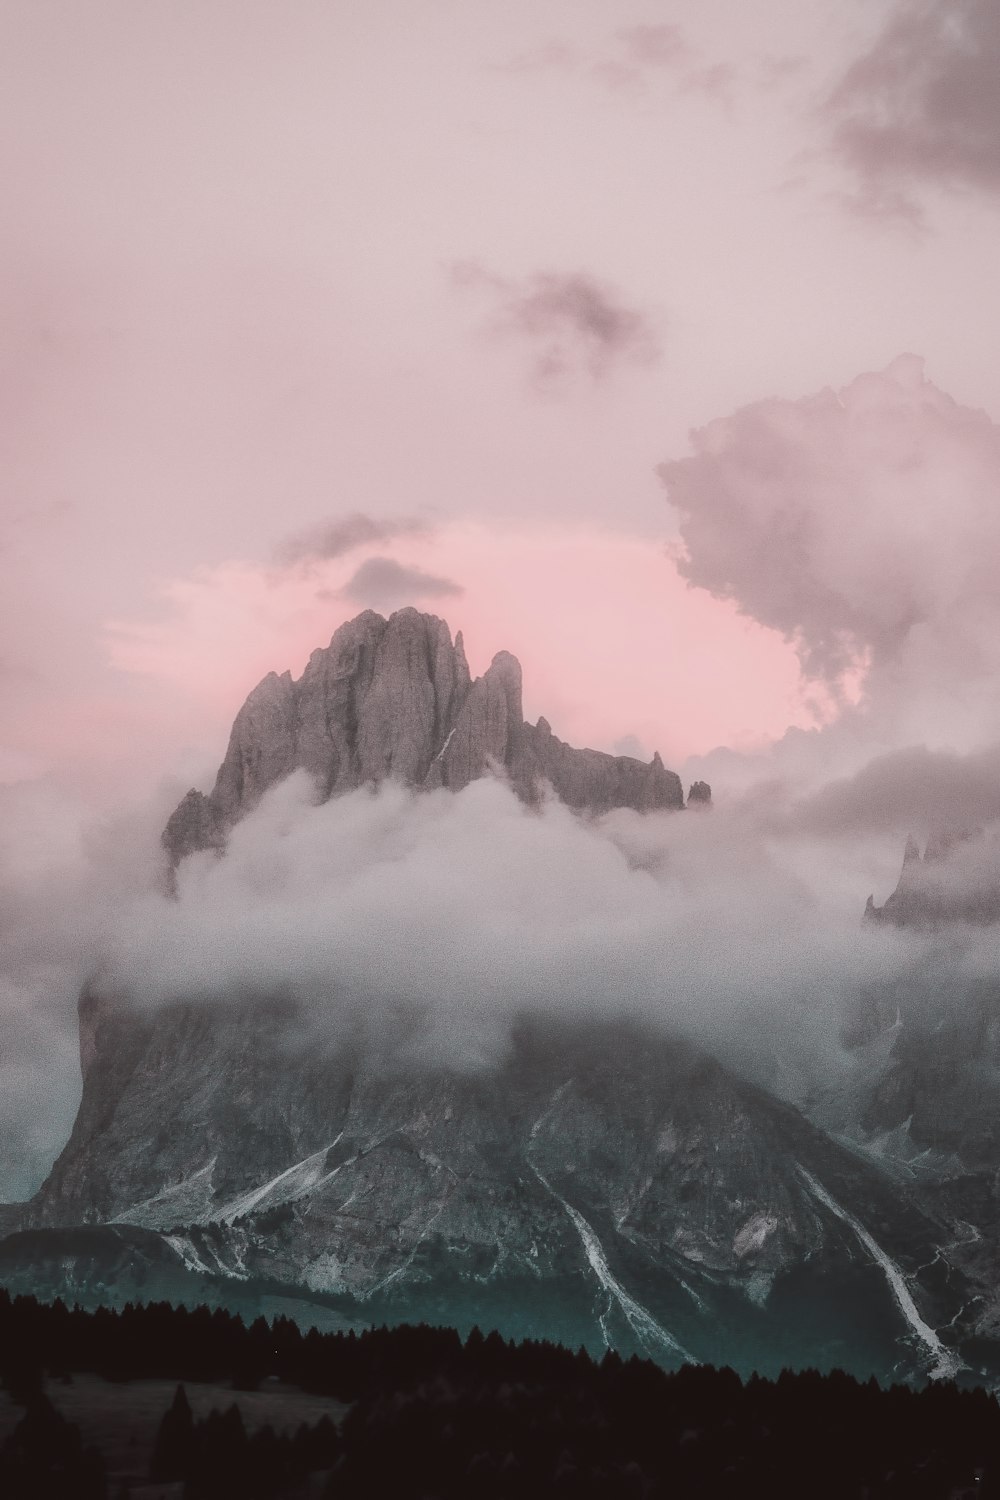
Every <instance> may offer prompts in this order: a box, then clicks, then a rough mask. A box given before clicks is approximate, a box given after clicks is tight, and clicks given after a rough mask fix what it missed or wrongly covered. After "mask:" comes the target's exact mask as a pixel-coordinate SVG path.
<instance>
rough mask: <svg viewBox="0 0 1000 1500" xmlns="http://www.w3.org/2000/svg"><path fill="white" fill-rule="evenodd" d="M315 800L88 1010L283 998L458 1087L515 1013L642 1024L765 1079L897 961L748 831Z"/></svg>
mask: <svg viewBox="0 0 1000 1500" xmlns="http://www.w3.org/2000/svg"><path fill="white" fill-rule="evenodd" d="M315 800H316V793H315V789H314V787H313V785H312V783H311V782H310V780H309V778H308V777H306V776H305V774H304V773H301V772H297V773H295V774H294V775H293V776H291V777H290V778H289V779H288V780H287V781H285V782H284V783H283V784H281V785H280V786H278V787H276V788H274V789H273V790H272V791H271V792H270V793H268V795H267V796H266V797H265V798H264V800H263V801H262V803H261V804H260V806H259V807H258V808H257V809H256V810H255V811H254V812H253V813H252V814H251V815H250V816H249V817H248V818H246V819H245V820H244V821H243V822H242V823H240V824H239V825H238V826H237V827H236V829H235V830H234V831H233V834H232V836H231V839H230V844H229V848H228V852H227V853H226V855H225V857H224V858H222V859H221V860H220V859H217V858H215V857H214V856H212V855H208V854H206V855H201V854H199V855H194V856H191V857H189V858H188V859H187V860H186V861H184V862H183V863H182V865H181V867H180V870H179V879H178V898H177V900H176V901H173V902H172V901H169V900H167V899H165V898H164V897H162V896H159V895H147V896H146V897H144V898H143V899H141V900H137V901H135V902H133V903H132V904H131V907H130V909H129V910H128V911H127V913H123V914H122V917H121V919H120V920H119V921H118V922H117V924H116V926H115V929H114V932H113V934H112V937H111V940H110V941H109V943H108V944H107V946H106V949H105V955H104V958H103V961H102V964H101V967H100V977H99V983H100V985H101V988H102V989H103V990H104V991H106V992H108V993H110V994H119V995H121V996H123V997H126V998H127V999H128V1000H129V1001H131V1002H133V1003H138V1004H146V1005H159V1004H163V1003H167V1002H169V1001H171V1000H173V999H175V998H176V997H178V996H180V995H183V996H184V997H185V998H186V999H189V1000H193V1001H195V1002H197V1001H203V1002H205V1003H211V1002H212V1001H214V1000H218V999H224V998H230V997H232V996H235V995H242V996H260V997H265V996H271V995H275V994H281V995H284V996H288V997H290V998H292V999H294V1000H296V1001H298V1002H299V1004H300V1005H301V1006H302V1008H303V1010H304V1012H305V1014H306V1016H307V1018H308V1019H309V1021H310V1024H312V1025H313V1026H314V1027H315V1028H316V1031H317V1035H322V1034H324V1033H325V1034H326V1035H330V1036H333V1037H335V1038H336V1037H339V1036H342V1035H343V1033H344V1030H345V1028H352V1029H353V1028H355V1027H357V1026H358V1025H364V1026H367V1027H368V1028H369V1030H370V1031H371V1032H372V1033H373V1035H374V1036H375V1037H376V1038H377V1039H379V1041H380V1043H381V1044H383V1045H386V1046H387V1047H388V1048H389V1049H390V1050H392V1049H395V1050H396V1051H397V1052H402V1053H404V1054H405V1055H406V1056H407V1057H409V1058H410V1060H413V1058H418V1059H419V1058H424V1057H426V1058H431V1059H433V1060H434V1061H435V1063H440V1062H442V1061H444V1062H446V1063H450V1064H452V1065H454V1066H459V1067H483V1066H489V1065H491V1064H492V1063H493V1062H495V1061H497V1060H498V1059H499V1058H500V1057H502V1055H503V1054H504V1051H505V1049H506V1048H507V1046H508V1044H509V1041H510V1035H511V1028H512V1026H513V1024H514V1022H515V1021H516V1019H517V1018H518V1017H519V1016H520V1015H523V1014H526V1013H527V1014H536V1015H537V1014H541V1015H546V1016H555V1017H559V1018H562V1019H564V1020H566V1021H568V1022H573V1021H575V1020H578V1019H582V1018H586V1017H588V1016H600V1017H604V1018H616V1019H619V1020H622V1021H626V1020H629V1019H634V1020H638V1021H640V1022H644V1023H646V1024H649V1025H652V1026H654V1027H658V1028H662V1029H665V1030H666V1031H668V1032H671V1031H674V1032H676V1031H680V1032H683V1033H685V1034H687V1035H690V1036H692V1037H694V1038H695V1039H697V1040H699V1041H701V1042H703V1043H704V1044H706V1045H708V1046H710V1047H712V1048H713V1050H715V1051H717V1052H719V1053H722V1054H723V1055H724V1057H725V1058H726V1059H727V1060H728V1061H729V1062H730V1063H731V1064H733V1065H735V1066H738V1067H740V1068H741V1069H742V1070H743V1071H744V1072H746V1073H748V1074H750V1075H751V1076H758V1077H759V1076H762V1075H767V1074H768V1072H769V1070H771V1069H772V1067H773V1062H774V1056H775V1047H774V1043H775V1038H776V1036H777V1035H778V1034H785V1033H788V1028H789V1022H790V1021H794V1023H795V1024H794V1026H793V1027H792V1028H791V1033H790V1034H792V1035H794V1042H795V1047H796V1048H799V1046H800V1044H801V1050H800V1051H798V1052H797V1053H796V1057H795V1062H796V1066H797V1067H798V1068H800V1069H805V1070H808V1068H809V1067H810V1066H813V1065H815V1064H816V1062H817V1058H819V1057H822V1058H825V1059H826V1060H827V1063H829V1054H830V1053H831V1052H832V1054H833V1055H834V1056H839V1047H838V1044H837V1043H836V1040H835V1036H836V1030H837V1026H838V1024H839V1014H840V1005H841V1004H842V1003H843V1002H844V1001H845V999H846V998H847V997H848V996H850V995H851V994H853V991H854V987H855V986H856V985H857V984H858V983H860V982H861V981H862V980H867V979H871V978H872V977H873V976H876V975H878V974H880V973H881V972H882V971H883V969H884V967H885V965H886V964H889V965H890V966H891V965H892V964H893V963H895V962H896V955H898V954H899V953H901V952H905V953H907V954H908V953H909V952H910V947H909V946H908V943H907V939H906V938H905V936H901V935H899V934H895V933H892V932H885V933H882V932H876V933H872V934H870V935H869V939H868V940H866V939H864V938H859V934H858V924H859V917H860V911H861V907H862V905H863V900H864V895H865V894H866V892H865V891H861V892H857V893H856V892H854V891H853V890H850V891H848V895H847V899H846V901H844V902H838V899H837V898H836V896H835V897H834V899H830V895H829V892H828V891H827V892H825V893H823V894H822V895H821V894H820V892H821V888H822V880H823V878H824V877H825V869H824V867H823V865H822V862H821V861H818V860H816V859H815V857H813V856H812V855H810V852H809V849H808V846H806V845H799V846H798V848H797V858H796V859H795V860H793V859H792V858H790V857H788V849H787V848H782V847H781V846H780V845H779V846H777V847H776V846H775V844H774V840H773V839H770V840H769V841H768V840H765V839H764V838H763V837H761V835H760V833H759V831H758V830H757V829H756V828H755V826H754V824H753V822H752V820H750V819H748V818H747V816H746V815H745V813H743V812H740V813H736V814H727V813H726V811H725V809H721V810H719V811H718V816H717V817H716V816H713V818H712V819H711V820H708V821H709V822H710V824H711V826H704V825H705V823H706V820H704V819H700V818H694V817H687V816H686V815H684V814H659V815H658V814H650V815H646V816H640V815H638V814H634V813H628V812H621V813H615V814H611V815H609V816H608V817H605V818H603V819H600V820H598V821H597V822H590V821H586V820H583V819H580V818H578V817H576V816H575V815H573V814H572V813H571V812H569V811H568V810H567V809H566V808H565V807H563V806H562V805H561V804H559V803H555V802H549V803H546V804H543V806H542V807H541V808H540V809H538V810H529V809H527V808H525V807H524V806H523V805H522V804H521V803H520V802H519V801H518V800H517V799H516V798H515V797H514V795H513V794H512V793H511V792H510V791H509V790H508V789H507V788H506V787H505V786H504V785H503V784H501V783H500V782H498V781H496V780H493V779H492V778H487V779H486V780H483V781H479V782H474V783H472V784H471V785H470V786H469V787H467V788H466V789H465V790H464V791H462V792H460V793H458V794H453V793H450V792H448V791H442V792H435V793H416V794H414V793H410V792H408V791H406V790H405V789H403V788H402V787H400V786H398V785H394V784H386V785H385V786H383V787H382V788H381V789H380V790H379V791H378V792H371V791H369V790H362V791H358V792H354V793H350V794H348V795H347V796H344V797H341V798H337V799H334V800H332V801H329V802H326V803H324V804H322V805H320V806H316V805H315ZM401 1017H405V1018H406V1024H405V1026H404V1025H401V1024H400V1018H401ZM782 1052H783V1062H785V1063H789V1062H790V1061H792V1059H791V1057H790V1054H789V1049H788V1047H785V1048H783V1049H782ZM824 1066H826V1063H824Z"/></svg>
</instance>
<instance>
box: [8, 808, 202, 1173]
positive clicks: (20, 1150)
mask: <svg viewBox="0 0 1000 1500" xmlns="http://www.w3.org/2000/svg"><path fill="white" fill-rule="evenodd" d="M179 790H180V788H178V787H177V786H176V785H164V786H161V787H160V788H158V790H157V792H156V794H155V795H154V796H152V797H149V798H147V800H146V802H145V803H144V804H141V805H135V806H128V805H121V806H120V807H119V809H118V811H117V812H116V814H115V815H114V817H111V818H107V819H104V820H100V819H95V818H94V817H93V815H92V814H88V812H87V811H86V810H85V807H84V804H82V803H81V802H79V801H78V800H76V799H74V798H72V797H69V796H67V794H66V793H65V792H62V791H60V790H59V789H58V788H57V787H56V786H55V785H54V784H53V783H52V782H47V781H44V780H37V781H34V782H32V783H31V784H30V785H22V786H19V787H3V786H0V1201H5V1200H13V1201H16V1200H18V1199H20V1198H23V1197H26V1196H28V1195H29V1194H30V1193H31V1192H33V1191H34V1189H35V1188H36V1187H38V1185H39V1183H40V1182H41V1180H42V1177H43V1176H44V1175H45V1173H46V1172H47V1171H48V1169H49V1167H50V1166H51V1164H52V1160H53V1158H54V1157H55V1155H56V1154H57V1152H58V1151H60V1150H61V1149H62V1147H63V1145H64V1144H65V1142H66V1139H67V1137H68V1135H69V1131H70V1128H71V1126H72V1123H73V1115H74V1112H75V1110H76V1106H77V1102H78V1100H79V1096H80V1065H79V1041H78V1036H77V1026H76V1001H77V996H78V995H79V993H80V989H81V986H82V985H83V983H84V982H85V980H86V979H87V978H88V976H89V975H90V974H91V973H92V972H93V970H94V968H95V966H96V965H97V963H98V961H99V956H100V953H101V951H102V949H103V947H104V945H105V944H106V942H107V941H108V939H109V936H110V935H111V934H113V933H114V932H115V931H116V922H117V920H118V918H117V916H116V913H119V912H125V911H127V910H128V909H129V907H130V905H131V904H132V903H133V902H134V901H136V900H137V899H142V897H141V895H140V893H144V894H145V895H148V896H150V897H151V896H152V893H153V891H154V890H155V889H156V887H157V883H158V880H159V876H158V868H159V861H160V850H159V834H160V830H161V829H162V827H163V824H164V821H165V819H166V817H167V815H168V813H169V811H170V808H171V806H172V805H175V804H176V801H177V797H178V794H179Z"/></svg>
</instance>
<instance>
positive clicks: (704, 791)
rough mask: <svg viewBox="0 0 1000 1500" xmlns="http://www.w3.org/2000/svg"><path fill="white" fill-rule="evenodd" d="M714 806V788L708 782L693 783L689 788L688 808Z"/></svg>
mask: <svg viewBox="0 0 1000 1500" xmlns="http://www.w3.org/2000/svg"><path fill="white" fill-rule="evenodd" d="M711 805H712V788H711V787H710V786H709V784H708V782H707V781H692V783H691V785H690V787H689V788H688V807H691V808H705V807H711Z"/></svg>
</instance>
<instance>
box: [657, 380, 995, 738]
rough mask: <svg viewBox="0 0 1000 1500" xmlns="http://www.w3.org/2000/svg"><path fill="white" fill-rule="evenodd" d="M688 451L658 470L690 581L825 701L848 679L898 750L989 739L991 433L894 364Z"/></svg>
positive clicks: (714, 431)
mask: <svg viewBox="0 0 1000 1500" xmlns="http://www.w3.org/2000/svg"><path fill="white" fill-rule="evenodd" d="M693 446H694V452H693V455H692V456H691V457H688V458H683V459H680V460H677V461H674V462H670V463H667V464H664V465H662V466H661V468H660V470H659V472H660V474H661V477H662V478H663V480H664V482H665V484H666V487H667V491H668V496H669V499H670V501H671V503H672V505H673V506H674V507H675V509H676V511H677V513H678V516H679V520H680V533H681V538H682V547H681V549H680V552H679V557H678V561H679V567H680V570H681V572H682V574H683V575H684V576H685V577H686V578H688V579H689V580H690V582H691V583H692V584H694V585H696V586H697V587H700V588H705V589H708V590H709V591H710V592H711V593H713V594H715V595H716V596H717V597H719V598H724V599H730V600H733V601H734V602H735V603H736V604H737V605H738V606H739V608H740V609H741V610H743V611H744V612H745V613H746V614H748V615H750V616H752V617H753V618H754V619H756V620H759V621H760V622H762V623H763V624H766V625H770V626H771V627H772V628H774V629H777V630H780V631H781V632H782V633H783V634H784V635H785V637H786V639H788V640H789V641H790V642H793V643H794V645H795V647H796V649H797V651H798V654H799V657H800V660H801V662H802V665H803V669H804V670H805V672H806V673H808V674H809V675H810V676H811V677H812V678H813V679H814V680H816V681H817V682H819V683H821V684H823V686H824V688H825V689H826V690H827V691H829V692H832V693H833V694H834V695H835V696H838V697H839V699H840V701H841V703H845V702H847V701H848V700H849V698H850V697H851V693H850V692H849V691H848V689H849V687H850V686H851V684H852V683H853V685H854V688H855V690H856V689H857V688H858V686H859V684H860V683H861V682H862V681H863V687H864V697H863V707H864V708H865V710H866V712H868V713H869V714H877V713H879V712H881V713H882V714H883V715H884V716H886V717H887V718H888V717H893V716H895V734H896V740H895V743H896V744H897V745H898V744H899V743H900V737H901V736H902V735H907V734H908V735H909V736H910V738H912V739H913V740H917V739H924V738H925V736H927V735H930V736H931V737H932V738H933V737H938V743H939V744H940V743H941V739H940V737H941V736H946V737H947V738H945V739H944V743H945V744H948V743H950V744H953V745H956V746H959V747H961V746H963V745H964V746H965V748H971V747H972V744H973V743H979V744H982V743H985V742H986V741H987V740H989V739H990V738H996V737H998V736H1000V709H994V708H993V707H992V704H993V701H994V699H995V698H996V694H995V682H996V680H997V677H998V676H1000V574H998V573H997V570H996V568H995V566H994V559H995V558H996V556H997V555H998V552H1000V429H998V428H997V426H996V425H995V424H994V423H993V422H992V421H991V420H990V419H989V418H988V417H987V416H986V415H985V414H984V413H983V412H978V411H974V410H971V409H969V408H967V407H963V406H960V405H959V404H958V403H957V402H955V401H953V400H952V399H951V398H950V397H949V396H947V395H945V394H944V393H943V392H942V391H940V390H939V389H938V388H937V387H936V386H934V385H933V384H931V382H930V381H928V380H926V379H925V378H924V375H923V368H922V362H921V361H920V360H918V359H917V358H916V357H914V356H904V357H901V358H900V359H898V360H896V361H895V362H894V363H893V364H892V365H890V366H889V367H888V368H887V369H886V370H884V371H882V372H881V373H878V374H867V375H862V376H859V377H858V378H857V379H856V380H854V381H852V383H851V384H850V385H849V386H847V387H846V388H845V389H844V390H842V391H840V392H839V393H838V392H835V391H833V390H825V391H822V392H820V393H819V394H818V395H816V396H811V397H807V398H803V399H802V400H798V401H791V400H780V399H777V398H775V399H771V400H767V401H761V402H757V403H755V404H754V405H752V406H748V407H744V408H743V409H742V410H740V411H737V412H736V413H734V414H733V415H732V416H731V417H726V418H722V419H720V420H717V421H714V422H712V423H710V424H709V425H708V426H707V427H705V428H703V429H701V430H699V431H697V432H696V433H694V434H693ZM855 696H856V692H855ZM903 742H904V743H905V740H904V741H903Z"/></svg>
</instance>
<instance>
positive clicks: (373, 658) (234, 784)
mask: <svg viewBox="0 0 1000 1500" xmlns="http://www.w3.org/2000/svg"><path fill="white" fill-rule="evenodd" d="M299 769H302V770H305V771H308V772H309V773H310V775H312V776H313V777H314V778H315V779H316V782H317V784H318V786H319V788H320V792H321V795H322V796H323V797H324V798H325V797H334V796H337V795H338V794H340V793H342V792H346V791H350V790H352V789H353V788H355V787H359V786H365V785H377V784H378V783H379V782H381V781H384V780H386V779H387V778H389V777H393V778H395V779H397V780H399V781H402V782H403V783H405V785H407V786H411V787H418V788H426V789H432V788H435V787H448V788H450V789H451V790H452V791H459V790H461V788H462V787H464V786H467V785H468V783H469V782H470V781H474V780H476V779H477V778H478V777H481V776H487V775H490V774H493V773H499V774H502V775H504V776H506V777H507V778H508V779H509V781H510V783H511V785H512V786H513V787H514V789H515V791H516V792H517V794H518V795H519V796H520V797H523V798H524V799H525V800H526V801H531V800H534V799H536V798H537V797H538V796H539V795H540V792H541V790H542V788H543V787H544V786H545V785H548V786H551V788H552V789H553V791H554V792H555V793H556V795H557V796H558V797H559V798H560V799H561V800H562V801H563V802H565V803H567V804H568V805H569V806H570V807H573V808H577V809H579V810H581V811H589V812H595V813H600V812H607V811H609V810H610V809H611V808H615V807H631V808H634V809H636V810H637V811H639V812H647V811H652V810H654V809H664V808H681V807H683V806H684V797H683V792H682V789H681V783H680V780H679V778H678V777H677V776H676V775H675V774H674V772H673V771H668V770H667V769H666V768H665V767H664V765H663V762H662V760H661V759H660V756H659V755H658V754H657V755H654V756H653V759H652V761H651V762H650V763H649V764H648V765H647V764H645V763H644V762H642V761H640V760H636V759H634V758H633V757H631V756H627V755H607V754H605V753H604V752H602V751H599V750H578V749H574V748H573V747H572V746H570V745H567V744H564V742H563V741H562V740H560V739H558V738H557V737H556V736H555V735H554V734H553V733H552V730H551V728H550V727H549V725H548V723H547V722H546V720H545V719H539V721H538V723H537V724H528V723H526V722H525V720H524V714H523V712H522V707H521V668H520V665H519V663H518V662H517V660H516V659H515V658H514V657H513V656H511V655H510V654H509V653H508V652H506V651H501V652H499V653H498V654H497V655H496V656H495V657H494V658H493V661H492V664H491V665H490V667H489V668H488V670H487V671H486V672H484V673H483V675H482V677H477V678H476V679H475V681H473V680H472V677H471V675H470V673H469V667H468V663H467V662H466V659H465V650H464V647H463V643H462V635H461V632H459V634H458V635H457V636H456V638H455V640H454V642H452V639H451V633H450V631H449V629H448V627H447V625H446V624H445V623H444V621H443V620H439V619H437V618H435V616H433V615H425V614H420V613H419V612H418V611H417V610H415V609H402V610H399V611H398V612H397V613H396V614H394V615H392V616H390V618H389V619H388V620H386V619H383V617H382V616H381V615H378V614H375V613H374V612H373V611H372V610H366V611H365V612H364V614H361V615H358V616H357V618H356V619H354V620H350V621H348V623H347V624H345V625H342V626H341V627H340V629H339V630H338V631H337V632H336V633H335V635H334V636H333V639H332V640H331V642H330V644H329V646H327V647H326V648H325V649H321V650H317V651H314V652H313V654H312V656H311V657H310V658H309V663H308V665H307V667H306V669H305V671H304V672H303V674H302V676H301V677H300V678H299V679H298V680H293V678H292V676H291V674H290V673H288V672H285V673H283V674H282V675H281V676H278V675H277V674H276V673H274V672H272V673H269V675H268V676H267V677H265V678H264V680H263V682H261V683H260V684H259V685H258V686H257V687H256V688H254V690H253V692H252V693H251V694H250V696H249V697H248V698H247V700H246V702H245V703H244V705H243V707H242V708H241V709H240V711H239V713H238V714H237V716H236V720H235V723H234V724H233V729H232V734H231V735H230V739H229V747H228V749H227V751H226V755H225V759H224V760H223V762H222V765H221V766H220V768H219V773H218V776H217V777H216V782H215V786H214V787H213V789H212V791H211V792H209V793H208V794H207V795H205V794H203V793H202V792H199V791H194V790H193V791H190V792H188V794H187V796H186V797H185V798H184V799H183V801H182V802H181V803H180V805H179V807H178V808H177V809H176V811H175V812H174V813H173V814H172V815H171V817H170V820H169V821H168V823H167V827H166V829H165V831H164V835H163V842H164V845H165V847H166V849H167V851H168V853H169V855H170V859H171V863H172V864H174V865H176V864H177V863H178V862H179V861H180V860H181V859H183V858H184V856H185V855H186V854H190V853H192V852H194V851H195V850H198V849H221V848H222V847H223V845H224V843H225V838H226V834H227V832H228V830H229V829H230V828H232V826H233V825H234V824H235V823H236V822H238V821H239V819H240V818H242V817H244V816H245V815H246V814H247V813H248V812H250V811H251V810H252V808H253V807H254V806H256V804H257V802H259V800H260V798H261V797H262V796H263V794H264V792H266V791H267V789H268V787H271V786H273V785H274V784H275V783H276V782H278V781H280V780H281V779H282V778H283V777H285V776H287V775H289V774H290V773H291V772H292V771H295V770H299Z"/></svg>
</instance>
